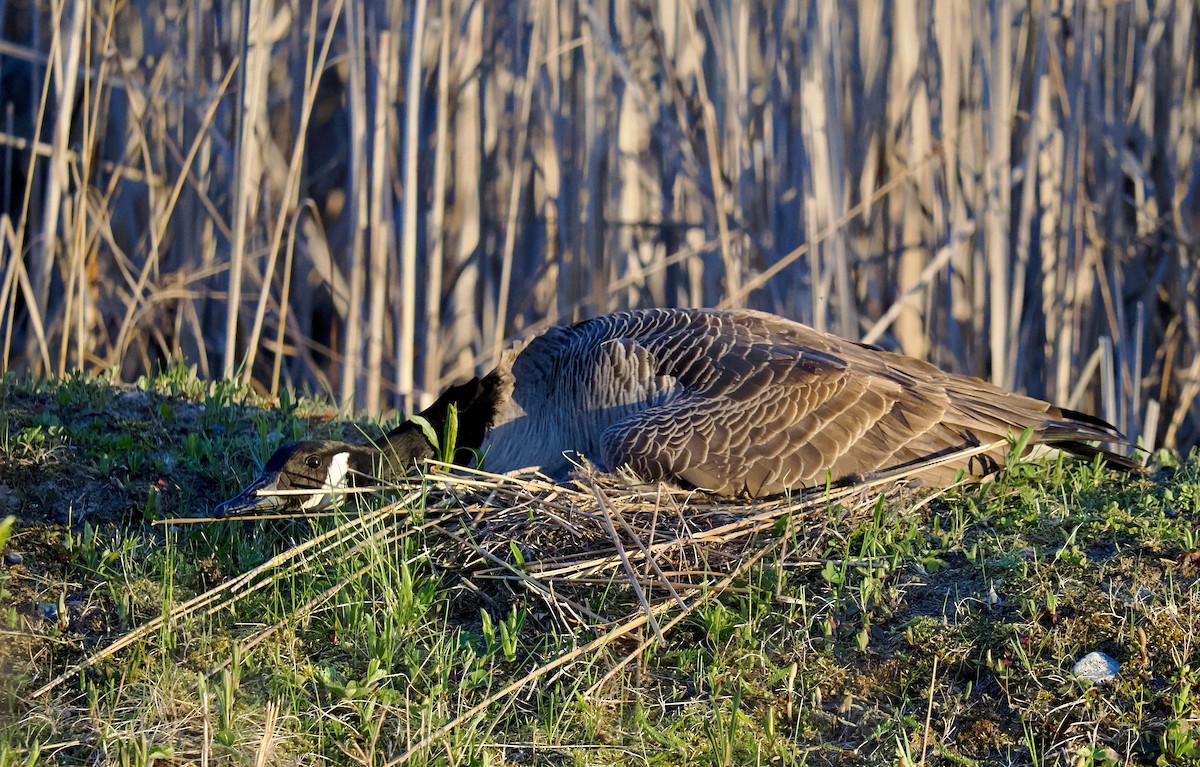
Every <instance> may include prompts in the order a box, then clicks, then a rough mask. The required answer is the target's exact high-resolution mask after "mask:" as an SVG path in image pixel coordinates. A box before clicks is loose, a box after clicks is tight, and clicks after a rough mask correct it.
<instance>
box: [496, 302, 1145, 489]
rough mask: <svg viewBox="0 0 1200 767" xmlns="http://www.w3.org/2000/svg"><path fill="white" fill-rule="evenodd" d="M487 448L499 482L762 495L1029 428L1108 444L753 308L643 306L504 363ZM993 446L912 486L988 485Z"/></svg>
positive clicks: (1006, 397)
mask: <svg viewBox="0 0 1200 767" xmlns="http://www.w3.org/2000/svg"><path fill="white" fill-rule="evenodd" d="M495 375H498V376H500V377H501V378H502V379H503V381H504V383H505V386H511V394H510V396H508V397H506V398H502V401H503V404H502V405H501V407H500V409H499V410H498V411H497V413H496V416H495V418H494V421H493V424H492V428H491V430H490V431H489V432H488V434H487V436H486V437H485V438H484V441H483V450H484V454H485V462H486V465H487V466H488V467H489V468H491V469H493V470H499V471H507V470H511V469H516V468H522V467H525V466H535V465H536V466H542V467H543V468H544V469H546V470H547V471H548V472H549V473H550V474H552V475H561V474H564V473H565V472H566V469H567V468H569V464H568V462H567V459H566V458H564V457H563V454H564V453H568V454H569V453H571V452H576V453H580V454H582V455H585V456H587V457H588V458H590V459H591V460H593V461H595V462H597V463H599V464H600V465H601V467H602V468H605V469H610V470H611V469H615V468H617V467H619V466H622V465H628V466H629V467H630V468H632V469H633V470H634V472H635V473H637V474H638V475H639V476H641V477H643V478H645V479H647V480H658V479H674V480H676V481H680V482H682V483H684V484H687V485H691V486H694V487H698V488H702V489H705V490H708V491H711V492H714V493H718V494H723V495H737V494H749V495H753V496H761V495H770V494H776V493H781V492H784V491H786V490H789V489H795V488H801V487H808V486H813V485H817V484H822V483H824V482H825V481H827V479H829V478H832V479H834V480H838V479H844V478H847V477H853V476H856V475H864V474H869V473H873V472H878V471H883V470H888V469H891V468H898V467H904V466H906V465H908V464H913V463H916V462H919V461H923V460H925V459H928V458H929V457H931V456H936V455H941V454H947V453H950V452H952V451H956V450H958V449H960V448H963V447H969V446H972V445H977V444H981V443H989V442H994V441H998V440H1001V439H1003V438H1004V437H1005V436H1006V435H1009V434H1014V433H1016V434H1019V433H1021V432H1022V431H1024V430H1025V429H1026V428H1028V427H1033V429H1034V432H1035V438H1040V439H1042V440H1045V441H1056V442H1063V443H1064V444H1066V446H1067V447H1068V448H1070V447H1071V445H1072V444H1077V443H1078V442H1080V441H1082V440H1101V441H1115V440H1119V439H1121V437H1120V435H1119V433H1118V432H1117V431H1116V430H1115V429H1113V428H1112V427H1111V426H1109V425H1108V424H1105V423H1104V422H1103V421H1100V420H1099V419H1094V418H1091V417H1090V416H1085V415H1082V414H1078V413H1072V412H1070V411H1066V410H1063V409H1060V408H1057V407H1054V406H1052V405H1050V404H1048V403H1046V402H1043V401H1041V400H1038V399H1034V398H1032V397H1026V396H1023V395H1018V394H1013V393H1011V392H1007V391H1004V390H1003V389H1000V388H999V387H996V386H994V385H992V384H990V383H988V382H986V381H983V380H981V379H979V378H975V377H970V376H961V375H955V374H951V373H947V372H945V371H942V370H941V369H939V368H937V367H935V366H934V365H931V364H929V363H927V362H923V361H920V360H917V359H914V358H911V357H906V356H903V355H899V354H894V353H891V352H886V351H882V350H879V349H876V348H874V347H870V346H865V345H862V344H857V343H853V342H850V341H846V340H843V339H840V338H838V337H836V336H832V335H829V334H826V333H821V332H819V331H816V330H814V329H812V328H809V327H807V326H805V325H802V324H800V323H797V322H792V321H790V320H786V319H783V318H781V317H777V316H775V315H771V314H766V313H763V312H755V311H748V310H743V311H710V310H676V309H646V310H637V311H629V312H617V313H615V314H609V315H605V316H602V317H598V318H595V319H592V320H588V321H585V322H582V323H579V324H577V325H573V326H570V327H556V328H552V329H551V330H549V331H547V332H546V333H545V334H543V335H542V336H539V337H538V338H535V339H534V340H533V341H531V342H530V343H529V345H528V346H527V347H526V348H525V349H524V350H523V351H522V352H521V353H520V354H517V355H509V356H507V357H506V358H505V362H503V363H502V364H501V366H500V368H499V369H498V370H497V371H496V373H495ZM1004 454H1005V450H1003V449H999V450H996V451H993V452H992V453H989V454H985V455H983V456H980V457H978V458H976V459H975V460H973V461H971V462H969V463H965V462H958V463H951V464H947V465H944V466H940V467H936V468H931V469H927V470H926V471H924V472H922V473H921V474H920V475H919V476H921V478H922V479H924V480H926V481H928V482H930V483H933V484H948V483H949V482H951V481H953V479H954V477H955V475H956V474H957V472H958V471H959V470H960V469H962V470H964V471H966V472H967V473H968V474H975V475H981V474H984V473H987V472H989V471H991V470H993V469H994V467H995V466H996V465H998V464H1000V463H1002V462H1003V459H1004Z"/></svg>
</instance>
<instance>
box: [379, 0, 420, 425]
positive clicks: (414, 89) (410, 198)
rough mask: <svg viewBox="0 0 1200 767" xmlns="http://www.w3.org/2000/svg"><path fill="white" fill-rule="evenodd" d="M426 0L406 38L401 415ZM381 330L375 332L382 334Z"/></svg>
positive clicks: (409, 371)
mask: <svg viewBox="0 0 1200 767" xmlns="http://www.w3.org/2000/svg"><path fill="white" fill-rule="evenodd" d="M425 8H426V0H417V3H416V7H415V8H414V10H413V23H412V34H411V36H410V39H409V56H408V81H407V84H406V85H405V91H406V95H405V103H404V115H405V120H404V224H403V226H404V230H403V234H402V236H401V250H400V252H401V257H400V298H399V302H400V321H399V327H398V328H397V329H396V330H397V335H398V343H397V348H396V356H397V360H396V362H397V365H398V370H397V371H396V386H397V387H398V389H399V391H400V393H401V395H402V396H403V398H404V402H403V406H404V412H406V413H411V412H413V395H414V391H413V381H414V380H415V377H414V375H413V367H414V364H415V357H416V338H417V327H416V317H417V200H418V197H419V195H418V194H417V189H418V188H420V182H419V181H418V179H417V157H418V155H419V153H420V136H419V118H420V105H421V97H420V94H421V84H422V77H421V60H422V57H423V51H424V44H425ZM382 331H383V328H377V329H376V332H377V333H379V334H382Z"/></svg>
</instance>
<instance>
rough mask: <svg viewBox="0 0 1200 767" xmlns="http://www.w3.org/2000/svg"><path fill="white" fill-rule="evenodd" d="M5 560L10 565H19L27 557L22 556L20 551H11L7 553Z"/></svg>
mask: <svg viewBox="0 0 1200 767" xmlns="http://www.w3.org/2000/svg"><path fill="white" fill-rule="evenodd" d="M4 561H5V562H7V563H8V564H10V565H19V564H21V563H22V562H24V561H25V557H23V556H21V552H19V551H9V552H7V553H5V555H4Z"/></svg>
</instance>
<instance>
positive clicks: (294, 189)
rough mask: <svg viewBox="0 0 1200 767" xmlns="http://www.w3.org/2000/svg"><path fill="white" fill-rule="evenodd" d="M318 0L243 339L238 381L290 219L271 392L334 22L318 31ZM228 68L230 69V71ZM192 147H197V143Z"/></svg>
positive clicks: (245, 371)
mask: <svg viewBox="0 0 1200 767" xmlns="http://www.w3.org/2000/svg"><path fill="white" fill-rule="evenodd" d="M317 2H318V0H313V8H312V9H311V12H310V15H309V29H308V35H307V39H308V45H307V47H306V48H305V64H304V75H305V80H304V86H303V88H302V90H301V97H300V103H299V114H298V122H297V126H296V138H297V140H296V142H295V144H294V145H293V146H292V154H291V158H290V159H289V161H288V164H287V177H286V179H285V181H284V183H283V188H282V190H281V206H282V210H280V211H279V212H278V213H277V215H276V217H275V225H274V227H273V230H272V233H271V239H270V243H269V245H268V246H267V247H268V251H267V266H266V268H265V269H264V270H263V289H262V293H260V294H259V298H258V302H257V306H256V308H255V310H254V320H253V322H252V324H251V326H250V332H249V335H248V338H247V342H246V357H245V362H244V364H243V368H242V381H243V382H245V381H248V380H249V379H250V377H251V375H252V374H253V371H254V363H255V361H256V360H257V357H258V348H259V339H260V337H261V335H262V332H263V321H264V319H265V317H266V312H267V304H268V300H269V299H270V297H271V289H270V288H271V278H272V275H274V273H275V263H276V260H277V258H278V256H279V252H280V249H281V248H282V247H283V241H284V240H283V235H284V229H285V227H288V224H289V222H292V228H290V229H289V230H288V231H289V236H288V244H287V248H286V250H285V257H284V267H283V272H282V275H281V277H280V282H281V283H282V295H281V297H280V299H279V305H278V306H279V315H280V316H279V330H278V335H277V338H276V353H275V360H274V366H273V370H272V375H271V388H270V391H271V392H272V393H274V392H276V391H278V387H279V368H280V362H281V357H282V351H281V350H282V348H283V334H284V328H285V327H286V326H287V313H288V306H289V304H288V296H289V295H290V293H291V287H292V256H293V252H294V248H293V243H294V240H295V237H294V226H295V222H294V219H295V217H296V216H298V215H299V213H300V210H299V209H300V177H301V174H302V172H303V167H304V150H305V148H306V147H307V146H308V144H307V138H308V129H309V125H310V123H311V120H312V112H313V107H314V104H315V102H316V98H317V87H318V86H319V84H320V80H321V73H322V72H324V71H325V67H326V65H327V63H328V61H329V52H330V49H331V48H332V46H333V42H334V35H333V31H334V30H335V29H336V23H331V24H330V26H329V27H328V28H327V29H326V30H325V34H324V35H320V34H318V31H317V26H316V24H317V7H316V3H317ZM342 6H343V0H333V6H332V8H331V9H330V13H331V16H332V21H333V22H336V20H337V19H338V18H340V17H341V13H342ZM318 39H319V40H320V41H321V48H320V51H318V50H317V49H316V45H317V40H318ZM231 71H232V70H231ZM196 146H199V142H197V144H196Z"/></svg>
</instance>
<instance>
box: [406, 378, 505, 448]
mask: <svg viewBox="0 0 1200 767" xmlns="http://www.w3.org/2000/svg"><path fill="white" fill-rule="evenodd" d="M500 396H501V395H500V378H499V376H498V374H497V373H495V372H492V373H489V374H488V375H486V376H484V377H483V378H478V377H476V378H472V379H471V380H470V381H467V382H466V383H464V384H458V385H457V386H451V387H450V388H449V389H446V391H444V392H442V396H440V397H438V398H437V401H436V402H434V403H433V404H432V405H430V406H429V407H427V408H425V409H424V410H422V411H421V412H420V413H419V415H420V416H421V418H423V419H425V420H426V421H427V422H428V423H429V425H430V426H431V427H433V433H434V434H435V435H437V438H438V439H439V440H441V439H443V438H444V436H445V434H446V424H447V421H449V419H450V407H451V406H452V405H453V406H454V408H455V411H456V412H457V415H458V432H457V436H456V439H455V453H456V455H455V462H456V463H457V462H460V461H468V460H470V457H471V454H470V451H471V450H477V449H479V447H480V446H481V445H483V438H484V437H485V436H486V435H487V432H488V429H489V428H491V425H492V420H493V419H494V418H495V415H496V409H497V407H498V405H499V398H500ZM386 440H387V442H388V445H389V446H390V448H391V450H392V451H393V452H394V453H395V454H396V455H397V456H398V457H399V458H401V459H402V460H403V461H405V462H409V463H411V462H412V461H416V460H420V459H422V458H437V457H438V452H437V451H436V450H435V449H434V446H433V444H432V443H430V441H429V439H428V438H427V437H426V436H425V430H424V429H422V428H421V427H420V426H418V425H417V424H415V423H413V422H412V421H405V422H404V423H402V424H400V425H399V426H397V427H396V428H395V429H393V430H392V431H391V432H389V433H388V435H387V437H386ZM459 451H462V452H459Z"/></svg>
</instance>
